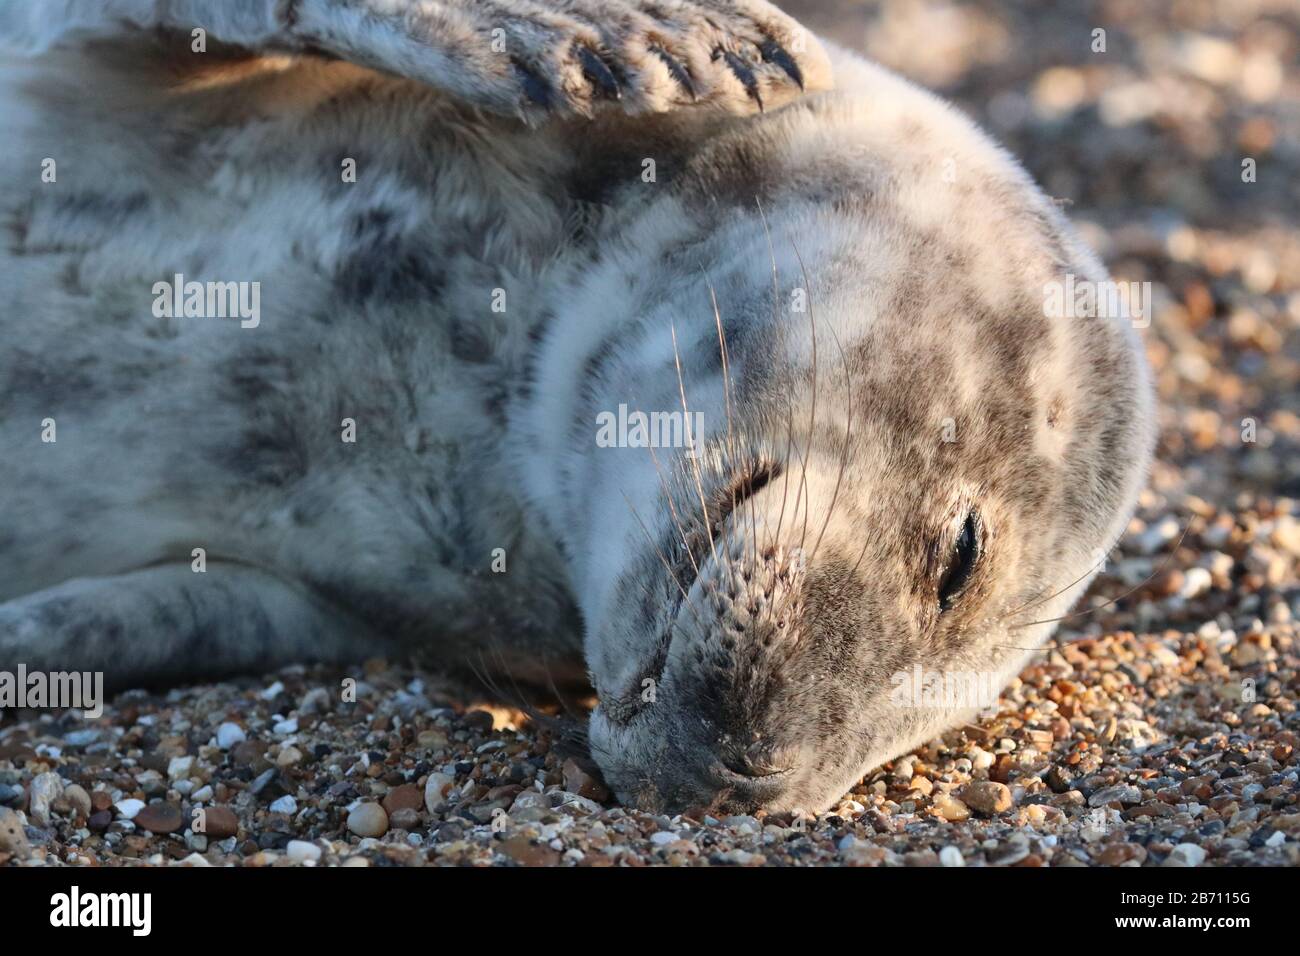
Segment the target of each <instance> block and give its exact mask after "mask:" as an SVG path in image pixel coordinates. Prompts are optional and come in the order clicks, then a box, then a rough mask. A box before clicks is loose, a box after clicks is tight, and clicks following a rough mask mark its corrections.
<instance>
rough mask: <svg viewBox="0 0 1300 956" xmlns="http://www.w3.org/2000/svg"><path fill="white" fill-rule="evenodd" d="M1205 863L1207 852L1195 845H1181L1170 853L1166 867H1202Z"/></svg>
mask: <svg viewBox="0 0 1300 956" xmlns="http://www.w3.org/2000/svg"><path fill="white" fill-rule="evenodd" d="M1204 862H1205V851H1204V850H1203V849H1201V848H1200V847H1199V846H1197V845H1196V844H1195V843H1180V844H1178V846H1176V847H1174V848H1173V850H1172V851H1171V852H1170V854H1169V857H1168V858H1167V859H1166V860H1165V863H1164V865H1165V866H1200V865H1201V864H1202V863H1204Z"/></svg>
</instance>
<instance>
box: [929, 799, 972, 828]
mask: <svg viewBox="0 0 1300 956" xmlns="http://www.w3.org/2000/svg"><path fill="white" fill-rule="evenodd" d="M933 806H934V810H935V812H936V813H938V814H939V816H941V817H943V818H944V819H945V820H947V821H948V822H949V823H961V822H962V821H963V820H969V819H970V807H968V806H966V804H964V803H963V802H962V801H960V800H958V799H957V798H956V797H953V796H950V795H948V794H946V793H945V794H943V795H942V796H940V797H938V798H937V799H936V800H935V801H934V804H933Z"/></svg>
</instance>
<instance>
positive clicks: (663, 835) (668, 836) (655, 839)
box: [650, 830, 680, 846]
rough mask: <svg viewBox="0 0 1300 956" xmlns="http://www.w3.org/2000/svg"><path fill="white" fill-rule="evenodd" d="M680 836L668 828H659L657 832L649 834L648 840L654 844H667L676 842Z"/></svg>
mask: <svg viewBox="0 0 1300 956" xmlns="http://www.w3.org/2000/svg"><path fill="white" fill-rule="evenodd" d="M679 839H680V837H678V836H677V834H676V833H672V832H670V831H668V830H660V831H659V832H658V833H652V834H650V842H651V843H653V844H654V845H655V846H667V845H668V844H669V843H676V842H677V841H678V840H679Z"/></svg>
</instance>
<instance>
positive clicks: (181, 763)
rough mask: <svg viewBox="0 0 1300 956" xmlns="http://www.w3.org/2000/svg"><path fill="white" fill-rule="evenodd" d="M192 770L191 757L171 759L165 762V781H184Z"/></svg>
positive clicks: (192, 761) (192, 759) (192, 760)
mask: <svg viewBox="0 0 1300 956" xmlns="http://www.w3.org/2000/svg"><path fill="white" fill-rule="evenodd" d="M193 769H194V758H193V757H172V759H171V760H169V761H168V762H167V779H168V780H186V779H188V778H189V775H190V771H191V770H193Z"/></svg>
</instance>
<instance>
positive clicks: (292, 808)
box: [268, 794, 298, 816]
mask: <svg viewBox="0 0 1300 956" xmlns="http://www.w3.org/2000/svg"><path fill="white" fill-rule="evenodd" d="M268 809H269V810H270V811H271V812H272V813H283V814H287V815H288V816H293V815H294V814H295V813H297V812H298V801H297V800H295V799H294V798H293V797H291V796H289V795H288V794H285V795H284V796H283V797H280V798H279V799H277V800H272V801H271V805H270V807H268Z"/></svg>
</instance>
